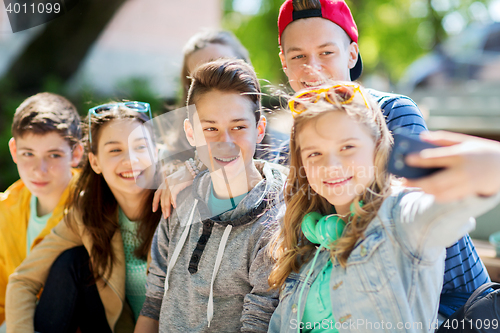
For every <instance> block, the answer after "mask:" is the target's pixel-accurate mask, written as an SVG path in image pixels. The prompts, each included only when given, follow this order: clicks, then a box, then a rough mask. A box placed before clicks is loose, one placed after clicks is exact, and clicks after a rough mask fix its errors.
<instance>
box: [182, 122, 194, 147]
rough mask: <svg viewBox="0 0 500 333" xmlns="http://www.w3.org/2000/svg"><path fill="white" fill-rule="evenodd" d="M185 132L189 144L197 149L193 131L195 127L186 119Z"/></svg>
mask: <svg viewBox="0 0 500 333" xmlns="http://www.w3.org/2000/svg"><path fill="white" fill-rule="evenodd" d="M184 132H185V133H186V138H187V140H188V142H189V144H190V145H191V146H192V147H195V146H196V144H195V141H194V131H193V125H191V122H190V121H189V119H184Z"/></svg>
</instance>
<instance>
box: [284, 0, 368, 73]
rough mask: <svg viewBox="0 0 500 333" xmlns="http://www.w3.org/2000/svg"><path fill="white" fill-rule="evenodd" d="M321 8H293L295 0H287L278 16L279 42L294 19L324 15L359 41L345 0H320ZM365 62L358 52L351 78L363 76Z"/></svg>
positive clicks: (354, 40) (352, 38)
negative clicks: (295, 9) (296, 9)
mask: <svg viewBox="0 0 500 333" xmlns="http://www.w3.org/2000/svg"><path fill="white" fill-rule="evenodd" d="M320 3H321V9H306V10H301V11H294V10H293V0H286V1H285V2H284V3H283V4H282V5H281V8H280V13H279V16H278V30H279V35H278V43H279V45H281V35H282V34H283V31H284V30H285V28H286V27H287V26H288V25H289V24H290V23H292V22H293V21H296V20H300V19H303V18H309V17H322V18H324V19H327V20H330V21H332V22H333V23H335V24H336V25H338V26H339V27H341V28H342V29H343V30H344V31H345V32H346V33H347V35H348V36H349V37H350V38H351V40H352V41H353V42H356V43H357V42H358V27H357V26H356V22H354V19H353V17H352V14H351V10H350V9H349V7H348V6H347V4H346V3H345V2H344V1H343V0H320ZM362 70H363V63H362V62H361V55H360V53H359V52H358V61H357V62H356V65H354V67H353V68H351V70H350V72H351V80H356V79H357V78H359V77H360V76H361V71H362Z"/></svg>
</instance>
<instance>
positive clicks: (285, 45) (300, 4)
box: [278, 0, 490, 317]
mask: <svg viewBox="0 0 500 333" xmlns="http://www.w3.org/2000/svg"><path fill="white" fill-rule="evenodd" d="M278 29H279V44H280V58H281V63H282V66H283V70H284V71H285V74H286V75H287V76H288V79H289V81H290V86H291V87H292V89H293V90H295V91H299V90H301V89H304V88H311V87H314V86H319V85H323V84H325V83H327V81H328V80H344V81H351V80H356V79H357V78H358V77H359V76H360V75H361V70H362V61H361V56H360V53H359V48H358V44H357V42H358V30H357V27H356V23H355V22H354V19H353V18H352V15H351V12H350V10H349V7H348V6H347V5H346V3H345V2H344V1H340V0H287V1H285V2H284V3H283V5H282V6H281V8H280V13H279V18H278ZM368 91H369V93H370V94H371V95H372V96H373V97H374V98H375V99H376V100H377V102H378V103H379V105H380V107H381V109H382V111H383V113H384V115H385V116H386V121H387V125H388V127H389V129H390V130H391V131H392V132H394V131H395V130H396V129H398V128H402V129H403V130H404V131H405V132H410V133H413V134H418V133H420V132H422V131H426V130H427V127H426V124H425V121H424V119H423V118H422V114H421V113H420V111H419V110H418V108H417V106H416V104H415V103H414V102H413V101H412V100H411V99H410V98H408V97H406V96H402V95H394V94H389V93H384V92H380V91H375V90H372V89H368ZM286 146H287V147H286V148H288V145H286ZM489 281H490V278H489V276H488V273H487V271H486V269H485V267H484V265H483V263H482V261H481V259H480V258H479V256H478V254H477V253H476V250H475V248H474V245H473V244H472V241H471V239H470V237H469V236H468V235H466V236H465V237H464V238H462V239H461V240H459V241H458V242H457V243H455V245H453V246H451V247H449V248H448V249H447V253H446V261H445V275H444V283H443V290H442V294H441V304H440V307H439V311H440V314H441V315H443V316H444V317H448V316H449V315H451V314H452V313H453V312H454V311H456V310H457V309H458V308H459V307H460V306H462V305H463V304H465V302H466V301H467V298H468V296H470V294H471V293H472V292H474V290H475V289H476V288H477V287H479V286H480V285H482V284H483V283H486V282H489Z"/></svg>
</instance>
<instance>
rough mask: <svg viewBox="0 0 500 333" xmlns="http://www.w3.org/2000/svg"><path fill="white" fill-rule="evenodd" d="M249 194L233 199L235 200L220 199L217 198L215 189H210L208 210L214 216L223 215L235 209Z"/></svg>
mask: <svg viewBox="0 0 500 333" xmlns="http://www.w3.org/2000/svg"><path fill="white" fill-rule="evenodd" d="M247 194H248V193H244V194H242V195H239V196H237V197H235V198H233V200H231V199H219V198H217V197H216V196H215V193H214V189H213V187H212V188H211V189H210V197H209V198H208V209H210V212H211V213H212V215H213V216H217V215H220V214H222V213H225V212H227V211H230V210H233V209H235V208H236V206H238V204H239V203H240V202H241V200H243V198H244V197H245V196H246V195H247Z"/></svg>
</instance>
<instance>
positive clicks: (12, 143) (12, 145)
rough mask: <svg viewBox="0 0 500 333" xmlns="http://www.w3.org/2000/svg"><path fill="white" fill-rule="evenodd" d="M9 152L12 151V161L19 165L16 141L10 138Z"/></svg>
mask: <svg viewBox="0 0 500 333" xmlns="http://www.w3.org/2000/svg"><path fill="white" fill-rule="evenodd" d="M9 150H10V155H11V156H12V160H13V161H14V163H16V164H17V146H16V139H14V138H10V140H9Z"/></svg>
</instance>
